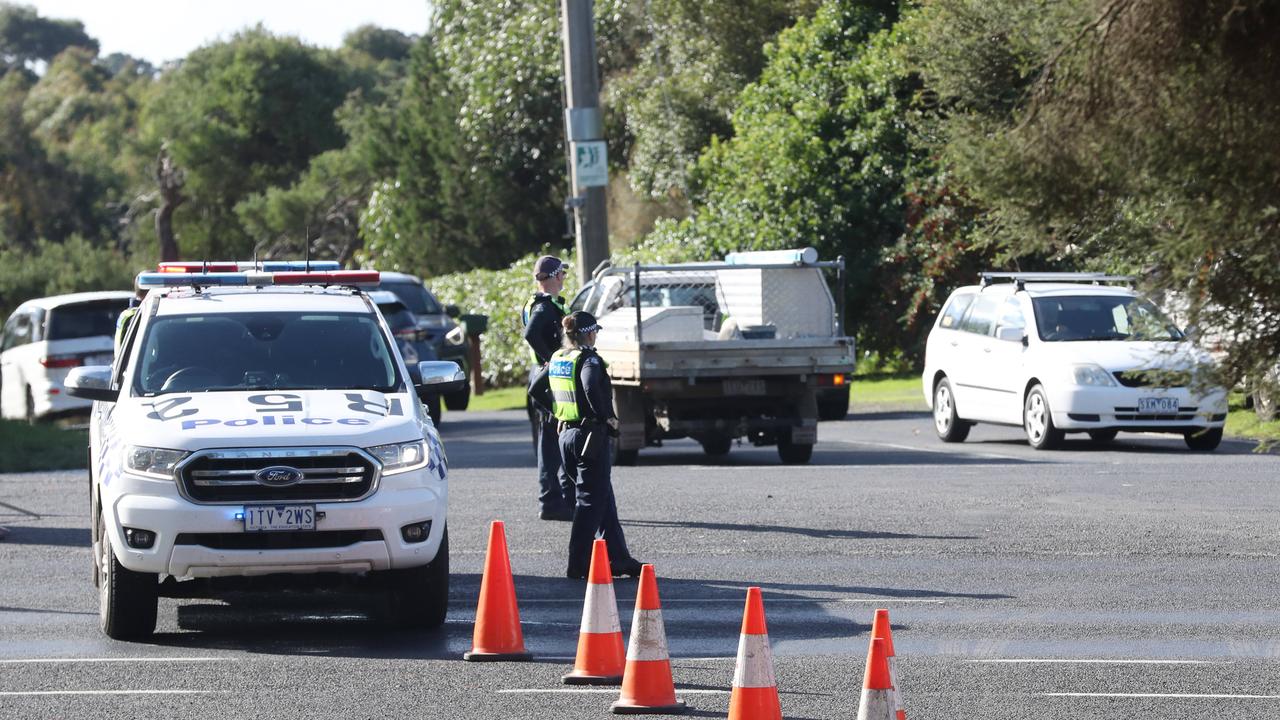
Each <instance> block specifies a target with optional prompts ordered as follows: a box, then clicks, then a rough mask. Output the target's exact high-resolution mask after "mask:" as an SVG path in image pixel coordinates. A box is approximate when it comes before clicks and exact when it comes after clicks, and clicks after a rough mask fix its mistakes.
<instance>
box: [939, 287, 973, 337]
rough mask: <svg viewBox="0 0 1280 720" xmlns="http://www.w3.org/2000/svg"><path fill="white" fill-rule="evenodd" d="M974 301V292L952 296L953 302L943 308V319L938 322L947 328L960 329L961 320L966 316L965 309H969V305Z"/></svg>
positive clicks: (941, 326) (940, 325)
mask: <svg viewBox="0 0 1280 720" xmlns="http://www.w3.org/2000/svg"><path fill="white" fill-rule="evenodd" d="M972 303H973V293H962V294H958V295H952V296H951V302H949V303H947V306H946V307H945V308H943V309H942V320H941V321H939V322H938V327H940V328H943V329H946V330H959V329H960V320H961V319H962V318H963V317H964V311H965V310H968V309H969V305H970V304H972Z"/></svg>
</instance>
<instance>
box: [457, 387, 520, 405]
mask: <svg viewBox="0 0 1280 720" xmlns="http://www.w3.org/2000/svg"><path fill="white" fill-rule="evenodd" d="M524 398H525V389H524V387H522V386H519V385H517V386H515V387H505V388H497V389H492V388H488V389H486V390H485V391H484V394H483V395H475V394H472V396H471V404H470V405H468V406H467V409H468V410H523V409H524Z"/></svg>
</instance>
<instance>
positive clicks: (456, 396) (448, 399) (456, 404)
mask: <svg viewBox="0 0 1280 720" xmlns="http://www.w3.org/2000/svg"><path fill="white" fill-rule="evenodd" d="M470 404H471V388H470V387H467V388H464V389H462V390H459V391H458V392H456V393H449V394H448V395H445V396H444V406H445V407H447V408H449V409H450V410H458V411H462V410H466V409H467V406H468V405H470Z"/></svg>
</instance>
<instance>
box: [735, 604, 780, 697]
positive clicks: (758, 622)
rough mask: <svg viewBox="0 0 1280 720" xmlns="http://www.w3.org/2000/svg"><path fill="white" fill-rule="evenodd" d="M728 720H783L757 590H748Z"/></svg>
mask: <svg viewBox="0 0 1280 720" xmlns="http://www.w3.org/2000/svg"><path fill="white" fill-rule="evenodd" d="M729 720H782V706H781V705H780V704H779V703H778V682H777V680H775V679H774V677H773V654H772V652H771V651H770V650H769V630H768V628H766V627H765V622H764V601H762V600H761V599H760V588H758V587H752V588H747V607H746V610H745V611H744V612H743V613H742V635H741V636H740V637H739V638H738V666H737V669H736V670H734V673H733V694H732V695H731V696H729Z"/></svg>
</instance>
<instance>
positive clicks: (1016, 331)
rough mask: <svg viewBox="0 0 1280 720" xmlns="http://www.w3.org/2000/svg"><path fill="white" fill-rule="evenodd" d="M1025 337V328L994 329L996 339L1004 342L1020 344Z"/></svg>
mask: <svg viewBox="0 0 1280 720" xmlns="http://www.w3.org/2000/svg"><path fill="white" fill-rule="evenodd" d="M1026 337H1027V331H1026V328H1020V327H1002V328H997V329H996V338H997V339H999V340H1003V341H1005V342H1022V341H1023V340H1024V339H1025V338H1026Z"/></svg>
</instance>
